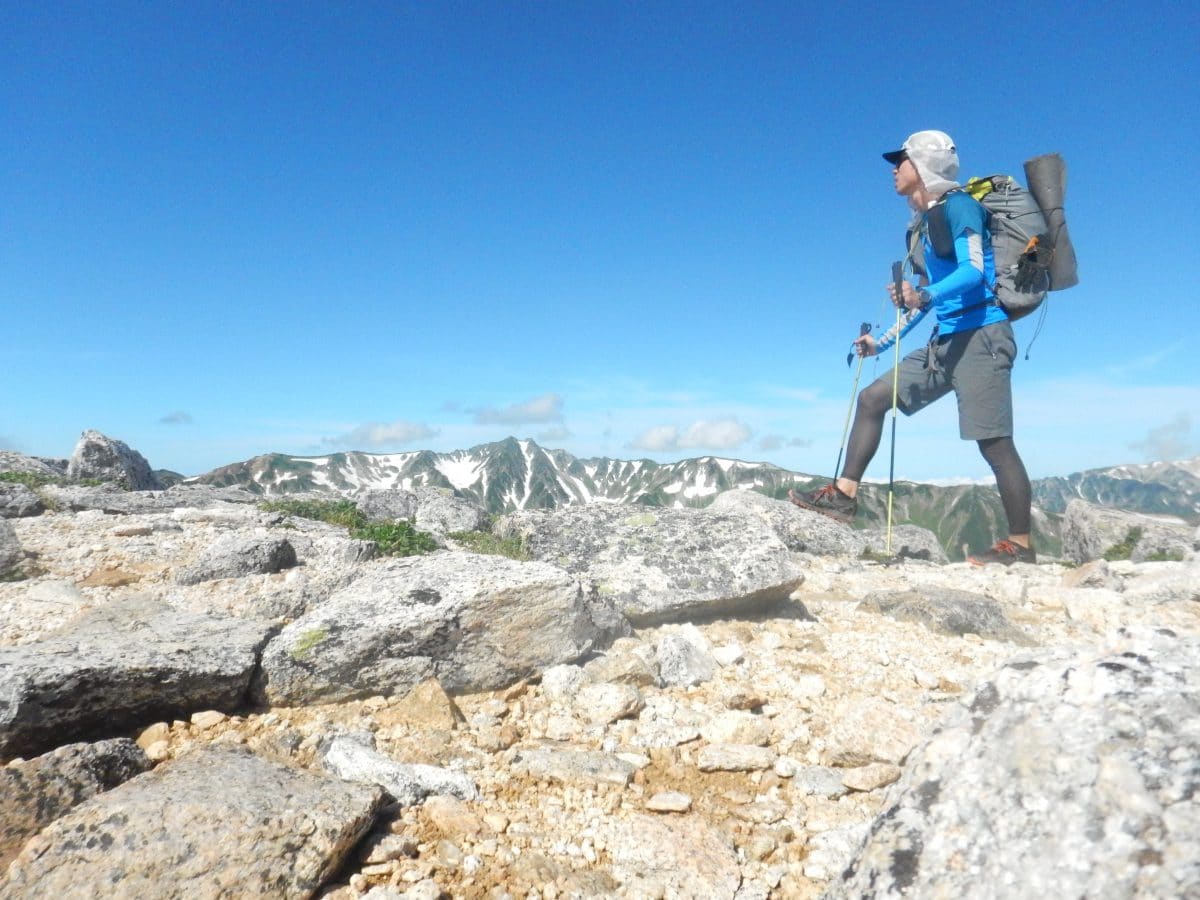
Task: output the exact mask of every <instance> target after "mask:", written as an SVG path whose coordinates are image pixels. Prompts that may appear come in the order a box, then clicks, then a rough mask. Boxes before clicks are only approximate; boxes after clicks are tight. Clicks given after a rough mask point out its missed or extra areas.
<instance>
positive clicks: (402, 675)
mask: <svg viewBox="0 0 1200 900" xmlns="http://www.w3.org/2000/svg"><path fill="white" fill-rule="evenodd" d="M595 610H596V605H595V604H594V603H592V602H590V601H589V599H588V598H587V596H586V595H585V593H584V591H583V588H582V586H581V585H580V583H579V581H578V580H577V579H575V578H573V577H572V576H570V575H568V574H567V573H566V572H564V571H563V570H561V569H557V568H555V567H553V566H549V565H545V564H543V563H518V562H514V561H513V560H510V559H505V558H503V557H498V556H481V555H478V554H474V553H457V552H454V553H451V552H446V553H434V554H430V555H428V556H421V557H410V558H406V559H397V560H390V561H388V562H385V563H382V564H381V565H379V566H377V567H373V568H372V569H371V570H370V571H369V572H368V573H366V574H364V575H363V576H362V577H360V578H359V579H358V580H356V581H354V582H353V583H352V584H350V585H349V586H348V587H346V588H345V589H343V590H341V591H339V592H337V593H335V594H334V595H333V596H331V597H330V598H329V599H328V600H327V601H325V602H324V603H322V604H321V605H320V606H319V607H318V608H317V609H315V610H313V611H312V612H310V613H309V614H308V615H305V616H303V617H302V618H300V619H297V620H296V621H295V622H293V623H292V624H290V625H288V626H287V627H286V628H285V629H284V630H283V631H282V632H281V633H280V634H279V636H278V637H277V638H275V639H274V640H272V641H271V643H270V645H269V646H268V647H267V649H266V651H265V652H264V654H263V662H262V674H263V679H262V683H261V684H260V686H259V692H260V693H261V694H262V696H263V697H264V698H265V699H266V700H267V702H269V703H271V704H276V705H278V704H284V705H295V704H299V703H308V702H313V701H323V702H329V701H340V700H350V699H355V698H361V697H370V696H375V695H379V694H382V695H391V694H403V693H407V692H408V691H409V690H411V689H412V688H413V687H415V686H416V685H418V684H420V683H421V682H423V681H426V680H428V679H430V678H436V679H437V680H438V681H439V682H440V683H441V685H442V686H443V687H444V688H445V689H446V690H447V691H448V692H450V693H463V692H468V691H484V690H494V689H496V688H500V687H504V686H507V685H509V684H512V683H513V682H515V681H518V680H520V679H521V678H524V677H527V676H529V675H532V674H534V673H535V672H539V671H541V670H542V669H543V668H546V667H549V666H552V665H555V664H557V663H563V662H571V661H574V660H576V659H578V658H580V657H581V656H583V655H584V654H585V653H587V652H588V651H590V650H592V649H594V648H597V647H598V646H599V645H600V644H601V643H602V642H605V641H607V640H609V639H611V635H610V634H609V633H608V632H607V631H606V630H605V629H604V628H602V627H600V626H598V625H597V624H596V618H595Z"/></svg>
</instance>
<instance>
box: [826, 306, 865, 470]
mask: <svg viewBox="0 0 1200 900" xmlns="http://www.w3.org/2000/svg"><path fill="white" fill-rule="evenodd" d="M870 333H871V323H870V322H863V323H862V325H860V326H858V336H859V337H862V336H863V335H864V334H870ZM853 359H854V353H853V352H851V353H850V355H849V356H847V357H846V365H850V363H851V361H852V360H853ZM864 359H865V357H862V356H860V357H859V358H858V371H857V372H855V373H854V386H853V387H852V388H850V405H849V406H847V407H846V423H845V424H844V425H843V426H842V445H841V446H840V447H838V458H837V463H836V464H835V465H834V467H833V480H834V481H837V479H838V476H839V475H841V474H842V455H843V454H844V453H845V452H846V436H847V435H848V434H850V414H851V413H852V412H854V398H855V397H857V396H858V379H859V378H861V377H862V367H863V360H864Z"/></svg>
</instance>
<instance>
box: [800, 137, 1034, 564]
mask: <svg viewBox="0 0 1200 900" xmlns="http://www.w3.org/2000/svg"><path fill="white" fill-rule="evenodd" d="M883 158H884V159H885V160H887V161H888V162H889V163H891V164H892V166H893V170H892V177H893V179H894V181H895V186H896V193H897V194H900V195H902V196H903V197H905V198H907V200H908V203H909V205H910V206H911V207H912V209H913V211H914V221H913V226H912V230H911V231H910V256H912V257H914V258H916V253H915V252H914V250H915V249H916V248H917V244H918V242H919V244H920V249H923V251H924V265H923V269H924V270H925V271H924V272H920V274H921V276H922V277H921V279H920V281H921V287H920V288H918V289H914V288H913V287H912V285H911V284H909V283H908V281H906V280H901V281H900V284H901V285H902V288H901V290H900V292H899V295H898V294H897V290H896V285H895V284H890V285H888V293H889V295H890V296H891V299H892V302H893V304H895V305H896V306H897V307H900V306H901V305H903V307H904V309H905V312H906V314H907V315H908V316H909V317H910V318H909V319H908V321H907V323H905V324H904V325H903V328H902V329H901V330H900V334H899V337H903V336H904V335H906V334H907V333H908V332H909V331H910V330H912V328H913V327H914V326H915V325H916V324H917V323H918V322H919V321H920V320H921V319H922V318H923V317H924V316H925V314H926V313H928V312H929V311H930V310H932V312H933V313H934V315H935V317H936V319H937V326H936V328H935V329H934V332H933V336H932V337H931V338H930V340H929V343H928V344H927V345H926V346H924V347H921V348H920V349H919V350H914V351H913V352H911V353H909V354H908V355H907V356H905V357H904V358H903V359H902V360H901V361H900V363H899V375H898V392H897V395H896V396H897V407H898V408H899V410H900V411H901V412H903V413H904V414H905V415H906V416H911V415H912V414H913V413H915V412H917V411H919V410H921V409H924V408H925V407H926V406H928V405H929V404H931V403H933V402H934V401H935V400H938V399H940V398H942V397H944V396H945V395H946V394H948V393H950V392H951V391H953V392H954V394H955V397H956V398H957V400H958V426H959V434H960V436H961V437H962V439H963V440H967V441H975V442H976V443H977V444H978V445H979V452H980V453H982V454H983V458H984V459H985V460H987V463H988V465H989V466H991V469H992V472H993V473H995V476H996V486H997V487H998V488H999V491H1000V499H1001V501H1002V502H1003V504H1004V512H1005V515H1006V516H1007V517H1008V530H1009V535H1008V538H1007V539H1005V540H1000V541H997V543H996V544H995V545H994V546H993V547H992V548H991V549H990V550H987V551H985V552H983V553H979V554H975V555H973V556H969V557H968V560H969V561H970V562H972V563H974V564H976V565H984V564H986V563H1001V564H1004V565H1010V564H1012V563H1014V562H1030V563H1031V562H1036V560H1037V556H1036V554H1035V553H1034V550H1033V546H1032V544H1031V541H1030V506H1031V489H1030V485H1029V476H1028V475H1027V474H1026V472H1025V465H1024V463H1022V462H1021V457H1020V456H1019V455H1018V454H1017V448H1016V446H1015V445H1014V444H1013V439H1012V433H1013V415H1012V384H1011V378H1012V365H1013V360H1014V358H1015V357H1016V353H1017V349H1016V341H1015V340H1014V338H1013V330H1012V324H1011V323H1010V322H1009V320H1008V315H1007V314H1006V313H1005V311H1004V309H1003V307H1001V306H1000V305H998V304H997V303H996V302H995V298H994V294H993V288H992V285H993V283H994V281H995V272H994V263H993V257H992V241H991V235H990V234H989V232H988V227H987V213H986V211H985V210H984V209H983V207H982V206H980V205H979V203H978V202H976V201H975V200H974V199H973V198H972V197H971V196H970V195H968V194H967V193H965V192H964V191H962V190H960V189H959V185H958V183H957V182H956V181H955V178H956V177H957V175H958V153H957V151H956V149H955V146H954V142H953V141H952V140H951V139H950V136H949V135H947V134H945V133H944V132H941V131H918V132H917V133H916V134H913V135H910V136H909V138H908V139H907V140H906V141H905V142H904V144H903V146H902V147H901V148H900V149H899V150H895V151H892V152H890V153H885V154H883ZM895 332H896V328H895V327H893V328H892V329H890V330H889V331H888V333H887V334H885V335H884V336H883V337H882V338H880V339H878V340H877V339H876V338H875V337H874V336H872V335H870V334H863V335H861V336H860V337H858V338H857V339H856V340H855V341H854V349H855V352H856V353H857V354H858V355H859V357H869V356H875V355H876V354H879V353H882V352H883V351H885V350H886V349H887V348H888V347H890V346H891V345H892V344H893V343H895V342H896V340H897V337H898V336H897V334H896V333H895ZM892 389H893V375H892V374H891V373H889V374H887V375H885V376H883V377H881V378H879V379H878V380H877V381H875V382H874V383H873V384H871V385H870V386H868V387H867V388H865V389H864V390H863V391H862V393H860V394H859V395H858V403H857V408H856V411H855V415H854V425H853V427H852V429H851V431H850V440H849V443H848V445H847V448H846V462H845V465H844V466H843V467H842V470H841V472H840V473H837V474H836V475H835V480H834V482H833V483H832V484H829V485H826V486H825V487H823V488H821V489H819V490H816V491H811V492H806V493H799V492H797V491H789V492H788V498H789V499H790V500H791V501H792V502H793V503H795V504H796V505H797V506H800V507H802V508H804V509H810V510H814V511H816V512H819V513H823V514H824V515H827V516H829V517H831V518H833V519H836V520H837V521H840V522H843V523H846V524H849V522H850V521H852V520H853V518H854V515H855V513H856V512H857V511H858V500H857V495H858V488H859V483H860V482H861V481H862V477H863V473H864V472H865V471H866V469H867V464H868V463H870V461H871V458H872V457H873V456H874V455H875V452H876V450H878V449H879V441H880V438H881V436H882V434H883V423H884V418H885V416H886V414H887V413H888V411H889V410H891V408H892V397H893V393H892Z"/></svg>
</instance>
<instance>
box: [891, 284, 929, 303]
mask: <svg viewBox="0 0 1200 900" xmlns="http://www.w3.org/2000/svg"><path fill="white" fill-rule="evenodd" d="M900 284H901V285H902V286H903V288H904V299H903V302H904V305H905V306H906V307H908V308H909V309H920V307H921V295H920V294H918V293H917V292H916V289H915V288H913V286H912V285H911V284H909V283H908V282H907V281H902V282H900ZM887 291H888V296H889V297H890V298H891V299H892V305H893V306H899V305H900V302H901V301H900V300H898V299H896V286H895V285H894V284H889V285H888V286H887Z"/></svg>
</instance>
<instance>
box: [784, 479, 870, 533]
mask: <svg viewBox="0 0 1200 900" xmlns="http://www.w3.org/2000/svg"><path fill="white" fill-rule="evenodd" d="M788 499H789V500H791V501H792V502H793V503H795V504H796V505H797V506H798V507H800V508H801V509H809V510H812V511H813V512H818V513H820V514H821V515H823V516H829V518H831V519H833V520H834V521H837V522H841V523H842V524H843V525H849V524H850V522H851V521H853V519H854V514H855V513H857V512H858V500H856V499H855V498H854V497H847V496H846V495H845V494H843V493H842V492H841V491H840V490H838V486H837V485H836V484H827V485H825V487H823V488H821V489H820V490H816V491H805V492H804V493H802V494H798V493H796V492H795V491H788Z"/></svg>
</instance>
